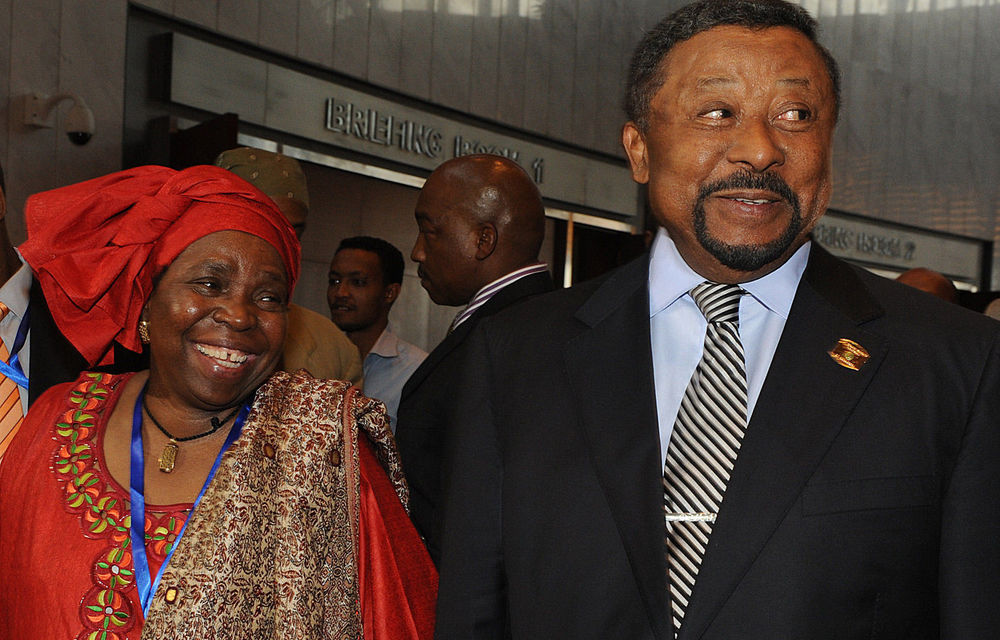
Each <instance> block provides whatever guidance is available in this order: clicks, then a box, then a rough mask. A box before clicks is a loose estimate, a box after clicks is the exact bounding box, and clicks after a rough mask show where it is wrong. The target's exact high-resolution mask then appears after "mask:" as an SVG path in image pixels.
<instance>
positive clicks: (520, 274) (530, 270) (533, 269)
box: [449, 262, 549, 331]
mask: <svg viewBox="0 0 1000 640" xmlns="http://www.w3.org/2000/svg"><path fill="white" fill-rule="evenodd" d="M548 269H549V265H547V264H545V263H544V262H536V263H535V264H530V265H528V266H526V267H521V268H520V269H515V270H514V271H511V272H510V273H508V274H507V275H505V276H501V277H499V278H497V279H496V280H494V281H493V282H491V283H489V284H487V285H486V286H485V287H483V288H482V289H480V290H479V291H477V292H476V295H474V296H472V299H471V300H469V304H467V305H465V308H464V309H462V310H461V311H460V312H459V313H458V315H456V316H455V319H454V320H453V321H452V323H451V329H449V331H454V330H455V327H457V326H458V325H460V324H462V323H463V322H465V321H466V320H467V319H468V318H469V316H471V315H472V314H473V313H475V312H476V310H477V309H479V307H481V306H483V305H484V304H486V303H487V302H489V300H490V298H492V297H493V296H495V295H496V294H497V293H499V292H500V290H501V289H504V288H505V287H509V286H510V285H512V284H514V283H515V282H517V281H518V280H520V279H521V278H526V277H528V276H530V275H533V274H536V273H543V272H545V271H548Z"/></svg>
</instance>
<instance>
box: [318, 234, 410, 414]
mask: <svg viewBox="0 0 1000 640" xmlns="http://www.w3.org/2000/svg"><path fill="white" fill-rule="evenodd" d="M402 284H403V254H402V253H400V251H399V249H397V248H396V247H394V246H392V245H391V244H390V243H388V242H386V241H385V240H382V239H381V238H372V237H369V236H356V237H353V238H346V239H344V240H341V242H340V246H338V247H337V252H336V253H335V254H334V256H333V260H332V261H331V262H330V284H329V287H328V288H327V290H326V300H327V302H328V303H329V305H330V318H331V319H332V320H333V322H334V324H336V325H337V326H338V327H339V328H340V330H341V331H343V332H344V333H346V334H347V337H348V338H350V339H351V342H353V343H354V345H355V346H356V347H357V348H358V352H359V353H360V354H361V360H362V362H363V366H364V374H365V395H367V396H368V397H370V398H375V399H377V400H381V401H382V402H383V403H385V408H386V411H387V412H388V414H389V424H390V427H391V428H392V430H393V432H395V431H396V408H397V407H398V406H399V394H400V393H401V392H402V390H403V385H404V384H405V383H406V381H407V380H408V379H409V377H410V375H412V374H413V372H414V371H415V370H416V368H417V367H419V366H420V363H421V362H423V361H424V358H426V357H427V352H426V351H424V350H423V349H421V348H420V347H418V346H416V345H414V344H410V343H409V342H406V341H405V340H403V339H402V338H400V337H399V336H397V335H396V334H395V333H393V332H392V330H391V329H390V328H389V311H391V310H392V305H393V304H394V303H395V302H396V299H397V298H398V297H399V292H400V288H401V287H402Z"/></svg>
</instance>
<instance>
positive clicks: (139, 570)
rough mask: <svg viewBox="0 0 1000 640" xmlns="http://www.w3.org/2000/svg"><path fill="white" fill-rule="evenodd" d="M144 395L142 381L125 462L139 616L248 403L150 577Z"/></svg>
mask: <svg viewBox="0 0 1000 640" xmlns="http://www.w3.org/2000/svg"><path fill="white" fill-rule="evenodd" d="M147 384H148V383H147ZM144 395H146V385H143V387H142V390H141V391H139V397H137V398H136V399H135V410H134V411H133V412H132V455H131V462H130V464H129V466H130V469H131V472H130V477H129V495H130V496H131V512H132V526H131V529H130V531H129V537H130V538H131V542H132V563H133V564H134V565H135V567H134V568H135V584H136V587H138V589H139V603H140V604H141V605H142V615H143V617H145V616H146V614H147V613H148V612H149V605H150V604H151V603H152V601H153V594H155V593H156V587H157V586H159V584H160V578H161V577H163V571H164V569H166V568H167V564H169V563H170V559H171V558H172V557H173V555H174V551H176V550H177V546H178V545H179V544H180V542H181V537H182V536H183V535H184V531H186V530H187V526H188V523H190V522H191V517H192V516H193V515H194V510H195V509H197V508H198V503H200V502H201V498H202V496H204V495H205V489H207V488H208V485H210V484H211V483H212V478H214V477H215V472H216V471H218V470H219V463H220V462H221V461H222V454H224V453H225V452H226V450H227V449H228V448H229V445H231V444H233V442H235V441H236V438H238V437H239V436H240V431H242V430H243V423H244V422H245V421H246V419H247V414H248V413H250V404H251V403H250V401H248V402H247V403H246V404H245V405H243V408H241V409H240V413H239V415H237V416H236V422H235V423H234V424H233V428H232V429H230V430H229V435H227V436H226V442H225V444H223V445H222V449H220V450H219V455H218V456H216V457H215V462H214V463H213V464H212V469H211V471H209V472H208V477H207V478H205V484H203V485H202V487H201V491H199V492H198V497H197V498H195V501H194V506H193V507H191V513H189V514H188V517H187V519H186V520H185V521H184V526H183V527H181V532H180V533H179V534H177V537H176V538H174V543H173V546H172V547H171V548H170V552H169V553H168V554H167V557H166V558H164V559H163V564H161V565H160V570H159V571H157V572H156V578H155V579H152V580H151V579H150V575H149V562H148V560H147V559H146V500H145V496H144V495H143V492H144V490H145V484H146V476H145V470H146V467H145V464H144V459H143V458H144V456H143V452H142V397H143V396H144Z"/></svg>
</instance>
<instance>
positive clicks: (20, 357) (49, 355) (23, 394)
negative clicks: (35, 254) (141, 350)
mask: <svg viewBox="0 0 1000 640" xmlns="http://www.w3.org/2000/svg"><path fill="white" fill-rule="evenodd" d="M5 190H6V184H5V180H4V172H3V167H0V304H2V305H3V307H0V309H4V310H5V311H3V312H2V313H0V340H2V341H3V348H4V349H5V351H6V354H7V357H5V358H3V360H4V363H5V365H7V366H15V367H17V366H19V367H20V369H21V371H20V373H22V374H24V375H25V378H27V387H25V386H24V385H21V384H16V383H15V382H14V379H13V378H11V379H8V376H7V372H8V370H7V369H6V368H5V367H4V370H3V371H0V382H2V384H0V396H2V397H0V403H2V405H3V406H0V459H2V457H3V454H4V453H5V452H6V450H7V447H8V446H9V445H10V443H11V441H12V440H13V439H14V436H15V435H16V433H17V431H18V429H19V428H20V420H19V418H20V417H23V413H24V410H26V408H27V407H28V405H30V404H31V403H34V401H35V400H37V399H38V397H39V396H40V395H42V393H44V392H45V391H46V390H47V389H48V388H49V387H51V386H53V385H55V384H59V383H61V382H69V381H71V380H75V379H76V377H77V376H78V375H80V372H82V371H84V370H86V369H87V368H88V367H87V361H86V359H84V357H83V356H82V355H80V352H79V351H77V350H76V349H75V348H74V347H73V345H72V344H70V342H69V340H67V339H66V338H65V337H64V336H63V335H62V333H61V332H60V331H59V328H58V327H57V326H56V324H55V321H54V320H53V319H52V314H51V313H49V308H48V305H47V304H46V303H45V296H44V294H43V293H42V288H41V286H39V284H38V282H37V281H36V280H35V279H34V278H33V277H32V274H31V268H30V267H29V266H28V265H27V264H25V263H24V262H23V261H22V259H21V256H20V254H19V253H18V252H17V250H15V249H14V245H13V243H12V242H11V240H10V235H9V233H8V231H7V199H6V191H5ZM19 336H20V338H19ZM115 346H116V350H115V362H116V364H117V367H115V370H116V371H130V370H138V369H140V368H143V364H144V362H143V359H142V356H141V355H139V354H133V353H131V352H129V351H127V350H125V349H119V348H118V345H117V344H116V345H115ZM15 355H16V356H17V363H18V364H17V365H15V364H14V362H15V361H14V357H13V356H15ZM0 367H3V365H0ZM109 369H110V368H109ZM12 375H14V376H16V375H17V372H16V369H15V370H14V372H12ZM15 385H16V388H17V391H18V395H19V396H20V400H21V407H20V410H18V409H16V408H14V407H13V406H12V405H11V404H10V403H5V402H4V401H5V400H7V398H8V391H9V390H11V389H13V388H15ZM10 398H11V400H13V395H10ZM11 409H14V411H15V414H16V415H11V418H10V419H7V413H8V412H9V411H10V410H11Z"/></svg>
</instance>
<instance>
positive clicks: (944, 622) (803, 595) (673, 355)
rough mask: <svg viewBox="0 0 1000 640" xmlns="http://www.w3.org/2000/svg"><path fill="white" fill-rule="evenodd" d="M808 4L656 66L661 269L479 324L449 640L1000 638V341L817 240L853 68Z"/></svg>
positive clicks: (650, 114) (718, 30) (658, 32)
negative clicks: (825, 39) (822, 38)
mask: <svg viewBox="0 0 1000 640" xmlns="http://www.w3.org/2000/svg"><path fill="white" fill-rule="evenodd" d="M815 30H816V24H815V21H814V20H813V19H812V18H811V17H809V15H808V14H807V13H806V12H805V11H804V10H803V9H801V8H799V7H797V6H795V5H792V4H789V3H786V2H783V1H782V0H701V1H700V2H696V3H694V4H692V5H688V6H686V7H684V8H682V9H680V10H679V11H677V12H676V13H674V14H672V15H671V16H668V17H667V18H666V19H665V20H664V21H663V22H661V23H660V24H659V25H658V26H656V27H655V28H654V29H652V30H651V31H650V32H649V33H648V34H647V35H646V36H645V37H644V39H643V41H642V42H641V43H640V45H639V48H638V49H637V51H636V53H635V55H634V56H633V58H632V64H631V69H630V73H629V80H628V89H627V92H628V99H627V105H628V117H629V121H628V122H627V124H626V125H625V126H624V129H623V135H622V139H623V144H624V147H625V150H626V153H627V155H628V158H629V161H630V164H631V168H632V175H633V178H634V179H635V180H636V181H638V182H640V183H643V184H646V185H648V189H649V203H650V209H651V210H652V212H653V214H654V215H655V216H656V218H657V220H658V221H659V223H660V225H661V226H662V230H661V231H659V232H658V234H657V237H656V240H655V242H654V244H653V247H652V249H651V251H650V255H649V257H648V259H641V260H639V261H636V262H633V263H631V264H630V265H626V266H625V267H622V268H621V269H619V270H617V271H615V272H612V273H611V274H609V275H608V276H607V277H605V278H603V279H599V280H597V281H595V282H592V283H586V284H583V285H581V286H578V287H574V288H573V289H570V290H567V291H563V292H556V293H552V294H548V295H544V296H539V297H537V298H534V299H532V300H529V301H527V302H525V303H524V304H522V305H518V306H517V307H516V308H514V309H511V310H509V311H505V312H503V313H502V314H499V315H497V316H495V317H493V318H490V319H488V320H486V321H484V322H482V323H480V325H479V327H477V330H476V331H475V332H474V334H473V335H472V336H470V337H469V339H468V341H467V346H466V363H467V366H466V368H465V369H464V370H463V371H464V378H463V380H464V382H463V385H462V386H460V387H457V388H456V394H457V397H456V399H455V403H456V411H455V414H456V415H455V419H454V426H455V428H454V429H453V430H451V431H450V432H449V434H450V435H451V436H452V439H451V441H450V442H449V447H448V455H447V459H446V462H445V471H444V477H445V478H446V484H445V487H444V497H443V499H442V502H443V505H442V507H441V510H442V520H443V522H442V541H441V549H440V561H439V567H440V571H441V581H440V592H439V599H438V616H437V627H436V629H437V631H436V633H437V636H436V637H438V638H442V639H445V638H462V639H463V640H468V639H470V638H502V637H513V638H576V639H581V638H594V639H598V638H602V639H603V638H629V639H630V640H641V639H648V638H658V639H667V638H673V637H677V638H679V639H680V640H688V639H694V638H699V639H703V640H731V639H733V638H754V639H757V638H768V639H770V638H795V639H806V638H808V639H809V640H816V639H826V638H830V639H837V640H862V639H868V638H900V639H902V638H906V639H916V638H921V639H924V638H926V639H937V638H942V639H948V640H959V639H962V640H966V639H967V640H972V639H977V638H987V637H993V636H995V635H996V630H997V629H998V628H1000V607H997V606H996V597H997V594H998V593H1000V544H998V542H997V535H998V531H1000V464H997V462H998V460H1000V428H998V419H1000V325H998V324H997V323H996V322H994V321H992V320H989V319H987V318H984V317H982V316H980V315H978V314H974V313H971V312H968V311H965V310H963V309H960V308H958V307H956V306H955V305H950V304H947V303H944V302H942V301H939V300H937V299H934V298H932V297H930V296H925V295H923V294H921V293H919V292H916V291H913V290H912V289H910V288H908V287H905V286H902V285H900V284H898V283H894V282H891V281H888V280H885V279H883V278H879V277H877V276H874V275H872V274H870V273H868V272H865V271H863V270H861V269H858V268H855V267H852V266H850V265H848V264H846V263H844V262H842V261H840V260H838V259H836V258H834V257H833V256H831V255H830V254H829V253H827V252H826V251H824V250H823V249H822V248H821V247H819V246H818V245H816V244H815V243H813V242H811V240H810V235H809V234H810V230H811V229H812V228H813V226H814V225H815V224H816V221H817V220H818V219H819V218H820V216H821V215H822V214H823V213H824V211H825V210H826V208H827V203H828V201H829V198H830V191H831V182H832V180H831V140H832V137H833V131H834V125H835V122H836V120H837V114H838V106H839V104H838V102H839V101H838V95H839V90H838V87H839V74H838V71H837V67H836V63H835V62H834V61H833V59H832V58H831V57H830V54H829V53H828V52H827V51H826V50H825V49H823V48H822V47H821V46H820V45H819V44H818V42H817V40H816V35H815Z"/></svg>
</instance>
